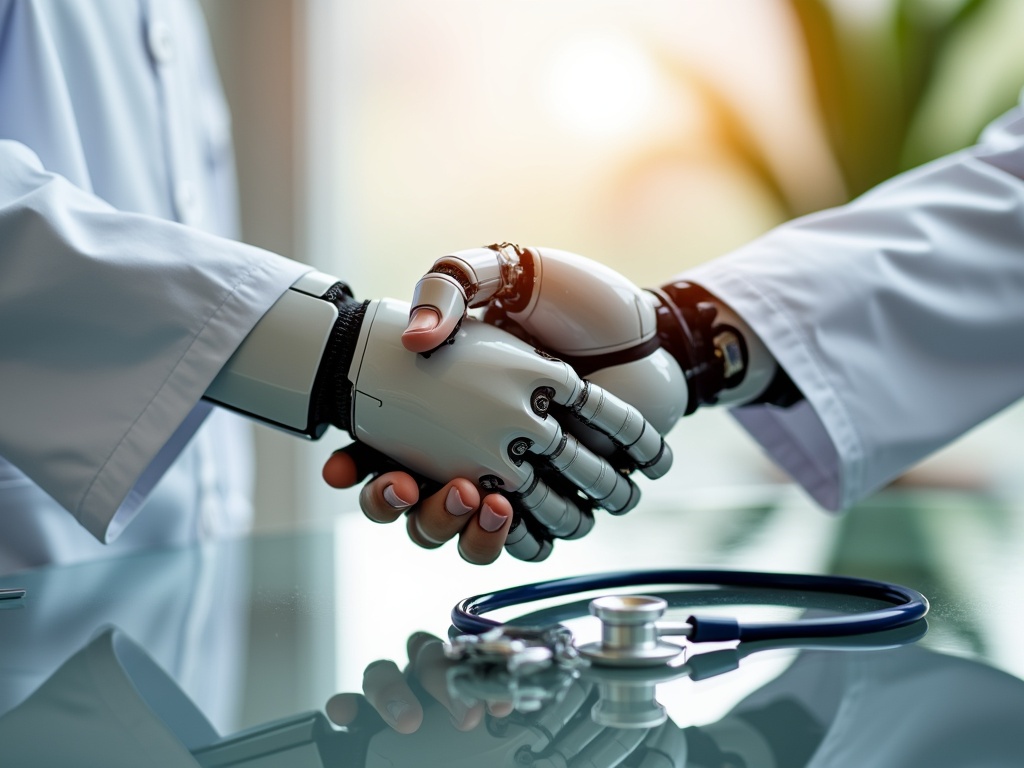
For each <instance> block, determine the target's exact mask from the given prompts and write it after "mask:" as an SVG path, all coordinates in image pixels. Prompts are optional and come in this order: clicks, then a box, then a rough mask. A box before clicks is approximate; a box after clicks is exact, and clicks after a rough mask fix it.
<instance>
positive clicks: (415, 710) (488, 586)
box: [0, 489, 1024, 768]
mask: <svg viewBox="0 0 1024 768" xmlns="http://www.w3.org/2000/svg"><path fill="white" fill-rule="evenodd" d="M1022 551H1024V513H1022V510H1020V509H1018V508H1015V506H1014V505H1013V504H1010V503H1007V502H1005V501H1002V500H998V499H993V498H990V497H987V496H985V495H983V494H971V493H960V492H923V491H898V490H892V491H888V492H885V493H882V494H879V495H878V496H876V497H875V498H874V499H873V500H872V501H871V502H870V503H867V504H865V505H862V506H861V507H860V508H858V509H856V510H853V511H851V512H850V513H848V514H847V515H844V516H841V517H833V516H830V515H825V514H823V513H821V512H820V511H817V510H816V509H814V508H812V507H811V506H809V504H808V503H807V502H805V501H803V500H802V498H801V497H799V496H797V495H796V494H795V493H793V492H790V491H786V490H785V489H781V490H778V489H771V490H768V491H763V492H760V493H753V492H749V493H746V494H745V495H744V494H740V495H737V496H736V497H734V498H730V499H721V498H720V499H718V500H717V501H716V502H715V503H704V502H701V503H695V502H690V503H686V504H684V503H683V502H679V503H678V504H675V503H670V502H667V501H666V500H664V499H663V500H661V501H658V500H657V499H654V500H652V501H651V502H650V503H649V504H648V505H647V506H646V507H645V506H644V505H641V507H640V508H638V509H637V510H636V511H634V512H633V513H631V515H629V516H627V517H625V518H610V517H607V516H602V518H601V519H600V520H599V521H598V525H597V526H595V530H594V532H593V534H592V535H591V537H590V538H589V539H587V540H585V541H580V542H559V543H558V544H557V545H556V547H555V552H554V554H553V555H552V557H551V558H550V559H549V560H548V561H546V562H544V563H540V564H526V563H517V562H515V561H512V560H511V559H510V558H507V557H502V558H501V559H499V561H498V562H497V563H495V564H494V565H492V566H488V567H476V566H470V565H468V564H466V563H463V562H461V561H460V560H459V559H458V557H457V554H456V553H455V551H454V547H453V546H452V545H451V544H449V545H447V546H446V547H443V548H442V549H441V550H440V551H430V552H427V551H423V550H419V549H417V548H415V547H414V546H413V545H412V544H410V543H409V542H407V541H406V540H405V536H404V533H403V532H402V531H400V530H397V528H396V527H394V526H374V525H372V524H370V523H368V522H367V521H365V520H364V519H363V518H362V517H361V516H360V515H359V514H358V512H353V513H349V514H342V515H339V516H338V518H337V520H336V522H335V523H334V524H332V525H330V526H328V527H324V528H317V529H310V530H290V531H282V532H278V533H267V534H261V535H255V536H252V537H249V538H245V539H237V540H230V541H224V542H219V543H216V544H206V545H203V546H200V547H195V548H190V549H171V550H162V551H153V552H148V553H140V554H136V555H131V556H126V557H121V558H118V559H109V560H103V561H96V562H91V563H81V564H77V565H71V566H63V567H50V568H41V569H38V570H32V571H25V572H22V573H18V574H13V575H10V576H6V577H3V578H2V579H0V589H2V588H12V587H22V588H24V589H25V590H26V594H25V596H24V597H23V598H21V599H18V600H5V601H0V648H2V651H3V653H2V656H0V675H2V679H0V765H3V766H19V767H20V766H35V765H39V766H64V765H76V766H86V765H102V766H119V765H125V766H128V765H133V766H138V765H147V766H164V765H166V766H195V765H201V766H258V767H260V768H264V767H266V768H270V767H272V766H282V767H284V766H289V767H292V766H295V767H298V768H305V767H306V766H316V767H317V768H319V767H321V766H380V767H381V768H385V767H386V768H399V767H400V766H427V767H431V766H530V765H534V766H538V767H545V768H546V767H548V766H562V767H565V768H568V767H569V766H589V767H592V768H593V767H598V768H611V767H612V766H624V767H628V766H643V768H672V767H677V768H682V766H708V767H710V766H715V767H716V768H725V767H726V766H728V767H730V768H742V767H744V766H745V767H746V768H755V767H758V768H769V767H776V766H778V767H782V766H800V767H802V766H847V765H850V766H911V767H916V766H922V767H924V766H928V767H929V768H931V767H933V766H1020V765H1024V681H1022V679H1021V678H1022V677H1024V653H1022V652H1021V650H1020V641H1019V640H1020V634H1021V631H1022V630H1024V620H1022V619H1021V611H1020V607H1021V602H1022V600H1021V590H1022V588H1021V585H1022V584H1024V573H1022V571H1024V565H1022V562H1024V559H1022V558H1021V552H1022ZM697 567H700V568H705V567H706V568H722V569H745V570H760V571H783V572H800V573H833V574H846V575H853V576H859V577H866V578H872V579H882V580H887V581H893V582H896V583H899V584H904V585H906V586H909V587H912V588H915V589H918V590H920V591H921V592H922V593H924V594H925V595H926V596H927V597H928V598H929V600H930V602H931V611H930V613H929V615H928V618H927V624H924V623H919V624H917V625H914V626H912V627H909V628H907V629H905V630H897V631H895V632H890V633H884V634H882V635H877V636H870V635H869V636H864V637H860V638H839V639H836V640H834V641H830V642H828V643H825V642H817V643H807V642H805V643H797V642H786V641H778V642H770V643H768V642H766V643H761V644H757V643H750V644H739V645H737V644H735V643H717V644H708V645H707V646H706V647H698V646H686V644H685V642H684V641H679V644H680V645H681V646H683V648H682V651H683V652H682V653H681V655H680V656H679V657H677V658H676V659H675V660H674V661H673V663H672V664H671V665H667V666H659V667H655V668H651V669H649V670H632V671H623V670H602V669H600V668H597V667H589V666H586V665H583V666H562V665H551V664H544V663H543V662H541V663H538V664H536V665H533V666H532V667H531V666H530V665H525V666H524V667H522V668H520V669H518V670H512V671H510V670H509V669H508V667H507V666H505V665H503V664H502V663H499V662H498V661H495V660H493V659H492V660H490V661H487V662H486V663H483V662H480V663H470V662H467V661H461V662H460V661H453V660H451V659H450V658H448V657H447V656H446V653H445V650H446V647H447V645H446V641H447V640H448V638H449V635H448V632H449V628H450V627H449V619H448V616H449V611H450V609H451V607H452V606H453V605H454V604H455V603H456V602H457V601H458V600H460V599H462V598H464V597H466V596H468V595H474V594H479V593H485V592H488V591H491V590H495V589H501V588H505V587H509V586H512V585H516V584H524V583H531V582H536V581H541V580H544V579H549V578H555V577H561V576H567V575H578V574H587V573H596V572H602V571H613V570H621V569H625V568H643V569H648V568H697ZM641 591H644V592H648V593H649V592H653V593H657V594H660V595H663V596H665V597H666V598H667V600H668V602H669V610H668V615H667V617H666V618H669V619H676V620H682V619H685V618H686V617H687V616H688V615H689V613H691V612H693V611H694V610H695V609H696V610H699V611H702V612H711V613H714V614H719V615H731V616H738V617H741V618H753V619H769V620H770V619H778V618H785V619H794V618H800V617H801V616H808V615H827V614H829V613H831V612H843V613H846V612H856V611H861V610H865V609H869V608H872V607H875V604H874V603H873V601H869V600H866V599H862V598H843V597H832V598H829V597H822V596H820V595H819V596H813V597H811V596H809V595H807V594H806V593H794V594H786V595H780V594H779V593H775V592H773V591H771V590H713V589H694V590H681V589H678V588H671V587H667V586H664V585H651V588H650V589H645V590H641ZM592 596H593V595H579V596H574V597H572V598H567V599H563V600H556V601H551V602H548V603H541V604H535V605H528V606H522V607H519V608H517V609H514V610H513V609H507V610H505V611H503V612H501V613H500V614H498V616H499V618H503V619H506V620H512V619H517V618H521V617H522V616H523V615H524V614H531V616H532V618H531V619H530V621H534V620H540V619H545V620H548V619H551V618H558V619H560V620H563V621H564V622H565V624H566V626H569V627H570V628H571V629H572V630H573V631H574V632H575V633H576V637H577V640H579V641H586V640H594V639H596V638H597V637H598V636H599V634H600V629H599V626H598V624H597V620H596V619H595V618H593V617H591V616H588V614H587V605H588V600H589V598H590V597H592Z"/></svg>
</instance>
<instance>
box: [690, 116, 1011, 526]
mask: <svg viewBox="0 0 1024 768" xmlns="http://www.w3.org/2000/svg"><path fill="white" fill-rule="evenodd" d="M682 277H683V278H685V279H689V280H692V281H694V282H696V283H699V284H701V285H703V286H705V287H706V288H707V289H708V290H710V291H711V292H712V293H714V294H716V295H717V296H718V297H719V298H721V299H722V300H723V301H724V302H726V303H727V304H729V305H730V306H731V307H732V308H733V309H735V310H736V312H738V313H739V315H741V316H742V317H743V318H744V319H745V320H746V321H748V322H749V323H750V325H751V326H752V327H753V328H754V330H755V331H756V332H757V333H758V335H759V336H760V337H761V338H762V339H763V340H764V342H765V344H766V345H767V346H768V348H769V349H770V350H771V352H772V353H773V354H774V355H775V357H776V359H777V360H778V361H779V363H781V365H782V366H783V367H784V368H785V369H786V371H787V372H788V373H789V375H790V376H791V377H792V379H793V380H794V382H795V383H796V384H797V385H798V386H799V388H800V389H801V390H802V392H803V394H804V395H805V397H806V401H805V402H803V403H801V404H799V405H797V406H794V407H793V408H790V409H788V410H782V409H778V408H774V407H770V406H758V407H749V408H740V409H737V410H735V411H734V414H735V416H736V418H737V419H738V420H739V423H740V424H742V425H743V426H744V427H745V428H746V429H747V430H748V431H749V432H750V433H751V434H752V435H753V436H754V438H755V439H756V440H757V441H758V442H759V443H760V444H761V445H762V446H763V447H764V448H765V449H766V450H767V452H768V453H769V455H770V456H771V457H772V458H773V459H774V460H775V461H776V462H777V463H778V464H779V465H781V466H782V467H783V468H785V469H786V470H787V471H788V472H789V473H790V474H791V475H792V476H793V477H794V478H795V479H796V480H797V481H799V482H800V483H801V484H802V485H803V487H804V488H805V489H806V490H807V491H808V492H809V493H810V494H811V495H812V496H813V497H814V498H815V499H816V500H817V501H818V502H819V503H820V504H822V505H823V506H824V507H826V508H828V509H841V508H845V507H848V506H850V505H852V504H854V503H855V502H857V501H858V500H859V499H862V498H863V497H865V496H867V495H868V494H870V493H871V492H872V491H874V490H876V489H878V488H880V487H881V486H882V485H884V484H886V483H887V482H889V481H890V480H892V479H893V478H895V477H896V476H897V475H899V474H900V473H902V472H903V471H904V470H905V469H907V468H908V467H910V466H911V465H913V464H914V463H916V462H918V461H919V460H921V459H922V458H924V457H925V456H927V455H928V454H930V453H932V452H934V451H935V450H937V449H939V448H941V447H942V446H944V445H946V444H948V443H950V442H952V441H953V440H954V439H956V438H957V437H959V436H960V435H962V434H963V433H964V432H965V431H967V430H969V429H971V428H972V427H974V426H976V425H977V424H979V423H981V422H982V421H983V420H985V419H987V418H988V417H989V416H991V415H993V414H995V413H996V412H998V411H1000V410H1001V409H1003V408H1005V407H1006V406H1008V405H1010V404H1011V403H1013V402H1015V401H1016V400H1018V399H1019V398H1020V397H1021V396H1022V395H1024V111H1022V109H1021V108H1020V107H1019V106H1018V108H1016V109H1014V110H1013V111H1011V112H1010V113H1008V114H1007V115H1005V116H1004V117H1002V118H1001V119H999V120H997V121H996V122H995V123H993V124H992V125H990V126H989V127H988V128H987V129H986V130H985V132H984V134H983V135H982V137H981V139H980V141H979V143H978V144H977V145H976V146H974V147H972V148H970V149H966V150H964V151H961V152H958V153H956V154H953V155H951V156H948V157H945V158H942V159H940V160H937V161H935V162H933V163H930V164H928V165H925V166H923V167H921V168H918V169H916V170H913V171H910V172H908V173H905V174H903V175H901V176H899V177H897V178H895V179H893V180H891V181H889V182H887V183H885V184H882V185H880V186H879V187H877V188H876V189H874V190H872V191H871V192H869V193H867V194H865V195H863V196H862V197H860V198H859V199H857V200H855V201H854V202H853V203H851V204H849V205H846V206H843V207H840V208H836V209H833V210H828V211H823V212H820V213H816V214H813V215H810V216H807V217H804V218H802V219H798V220H796V221H794V222H792V223H789V224H787V225H785V226H782V227H780V228H778V229H776V230H773V231H772V232H770V233H769V234H767V235H766V236H764V237H762V238H761V239H759V240H756V241H754V242H752V243H750V244H749V245H747V246H745V247H743V248H741V249H739V250H738V251H736V252H733V253H731V254H728V255H726V256H725V257H723V258H720V259H717V260H715V261H713V262H711V263H708V264H705V265H702V266H700V267H698V268H696V269H694V270H691V271H689V272H687V273H686V274H685V275H682Z"/></svg>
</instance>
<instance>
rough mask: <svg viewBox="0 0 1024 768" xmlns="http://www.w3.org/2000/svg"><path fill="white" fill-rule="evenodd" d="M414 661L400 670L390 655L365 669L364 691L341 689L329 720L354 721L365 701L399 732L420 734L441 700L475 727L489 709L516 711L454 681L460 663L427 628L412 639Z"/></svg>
mask: <svg viewBox="0 0 1024 768" xmlns="http://www.w3.org/2000/svg"><path fill="white" fill-rule="evenodd" d="M406 653H407V655H408V658H409V663H408V664H407V665H406V667H405V668H404V669H400V668H399V667H398V665H397V664H395V662H394V661H391V660H390V659H379V660H377V661H375V662H373V663H372V664H370V665H368V666H367V667H366V669H365V670H364V671H363V693H362V695H360V694H357V693H338V694H335V695H334V696H332V697H331V698H330V699H329V700H328V702H327V705H326V712H327V717H328V719H330V720H331V722H333V723H334V724H335V725H341V726H345V725H349V724H350V723H352V722H353V721H354V720H355V718H356V716H357V715H358V713H359V709H360V705H361V704H362V702H363V701H365V702H366V703H368V704H369V705H370V706H371V707H373V709H374V710H375V711H376V712H377V714H378V715H380V717H381V719H382V720H383V721H384V722H385V723H387V725H388V726H389V727H390V728H392V729H393V730H395V731H397V732H398V733H406V734H408V733H415V732H416V731H418V730H419V729H420V727H421V726H422V725H423V715H424V707H425V706H429V705H430V704H431V703H433V702H436V703H437V704H440V705H441V707H443V708H444V709H445V710H447V712H448V714H449V716H450V720H451V723H452V725H454V726H455V727H456V728H457V729H458V730H460V731H471V730H473V729H474V728H476V727H477V726H479V725H480V723H481V722H482V720H483V718H484V713H485V712H488V713H490V714H491V715H492V716H495V717H504V716H506V715H508V714H509V713H511V712H512V704H511V703H510V702H509V701H508V700H507V699H506V700H502V699H500V698H496V699H494V700H490V701H483V700H477V699H467V698H466V697H464V696H460V695H457V693H456V692H454V691H452V689H451V687H450V686H449V685H448V679H447V675H448V670H449V669H451V668H452V666H453V665H454V664H455V662H453V661H450V660H449V659H448V658H447V657H446V656H445V653H444V643H442V642H441V640H440V639H439V638H437V637H434V636H433V635H430V634H427V633H426V632H417V633H416V634H414V635H412V636H411V637H410V638H409V639H408V640H407V641H406Z"/></svg>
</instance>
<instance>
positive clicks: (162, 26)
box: [148, 19, 174, 64]
mask: <svg viewBox="0 0 1024 768" xmlns="http://www.w3.org/2000/svg"><path fill="white" fill-rule="evenodd" d="M148 41H149V52H150V54H152V56H153V60H154V61H155V62H156V63H157V64H170V63H171V62H172V61H173V60H174V38H173V37H172V35H171V28H170V27H169V26H167V24H166V23H165V22H163V21H160V20H159V19H157V20H156V21H153V22H151V23H150V25H149V35H148Z"/></svg>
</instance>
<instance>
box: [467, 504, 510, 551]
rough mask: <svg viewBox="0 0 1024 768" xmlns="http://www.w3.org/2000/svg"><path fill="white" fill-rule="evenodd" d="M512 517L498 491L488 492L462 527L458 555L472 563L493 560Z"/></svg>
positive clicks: (503, 544) (505, 537) (504, 537)
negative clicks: (476, 510)
mask: <svg viewBox="0 0 1024 768" xmlns="http://www.w3.org/2000/svg"><path fill="white" fill-rule="evenodd" d="M512 520H513V515H512V504H511V502H509V500H508V499H507V498H505V497H504V496H502V495H501V494H500V493H491V494H488V495H487V496H485V497H484V498H483V500H482V502H481V504H480V511H479V512H478V513H477V514H476V515H475V516H474V517H473V518H472V519H471V520H470V521H469V523H468V524H467V525H466V526H465V527H464V528H463V529H462V533H461V535H460V536H459V555H461V557H462V559H463V560H465V561H466V562H468V563H473V564H474V565H488V564H489V563H493V562H494V561H495V560H497V559H498V555H500V554H501V550H502V548H503V547H504V546H505V542H506V540H507V538H508V535H509V530H510V528H511V527H512Z"/></svg>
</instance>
